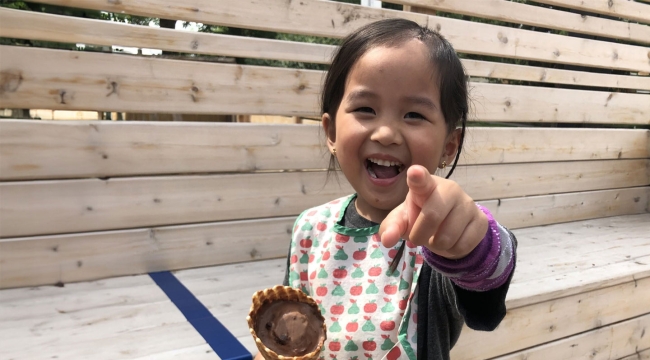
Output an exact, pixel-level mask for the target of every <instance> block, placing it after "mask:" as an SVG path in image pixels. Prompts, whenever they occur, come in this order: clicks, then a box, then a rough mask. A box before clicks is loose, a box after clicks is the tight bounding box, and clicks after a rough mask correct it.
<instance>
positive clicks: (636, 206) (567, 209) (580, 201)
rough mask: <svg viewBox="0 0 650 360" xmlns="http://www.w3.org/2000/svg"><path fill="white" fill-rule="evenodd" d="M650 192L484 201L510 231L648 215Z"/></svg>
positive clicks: (636, 190)
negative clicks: (608, 217)
mask: <svg viewBox="0 0 650 360" xmlns="http://www.w3.org/2000/svg"><path fill="white" fill-rule="evenodd" d="M649 199H650V188H648V187H647V186H646V187H640V188H631V189H612V190H602V191H594V192H586V193H568V194H555V195H546V196H530V197H523V198H512V199H502V200H490V201H480V203H481V205H484V206H485V207H487V208H488V209H490V211H491V212H492V213H493V214H494V216H495V218H497V219H503V220H499V221H501V222H502V223H503V224H504V225H505V226H508V227H510V228H514V229H516V228H522V227H529V226H538V225H544V224H557V223H563V222H569V221H577V220H585V219H593V218H599V217H606V216H614V215H618V214H640V213H644V212H646V211H647V204H648V200H649Z"/></svg>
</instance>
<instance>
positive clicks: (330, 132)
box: [321, 113, 336, 153]
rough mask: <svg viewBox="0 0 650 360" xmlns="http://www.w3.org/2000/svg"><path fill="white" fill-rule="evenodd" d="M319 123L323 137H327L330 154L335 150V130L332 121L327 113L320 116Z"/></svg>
mask: <svg viewBox="0 0 650 360" xmlns="http://www.w3.org/2000/svg"><path fill="white" fill-rule="evenodd" d="M321 123H322V124H323V130H325V135H326V136H327V148H328V149H329V150H330V153H333V152H334V149H335V148H336V129H335V125H334V121H332V118H331V117H330V115H329V114H328V113H324V114H323V116H321Z"/></svg>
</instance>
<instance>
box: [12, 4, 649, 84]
mask: <svg viewBox="0 0 650 360" xmlns="http://www.w3.org/2000/svg"><path fill="white" fill-rule="evenodd" d="M499 2H502V1H499ZM503 3H508V4H509V3H510V2H503ZM513 4H514V3H513ZM0 36H2V37H8V38H19V39H36V40H43V41H54V42H69V41H71V40H74V42H75V43H84V44H95V45H105V46H111V45H121V46H133V47H139V48H155V49H161V50H167V51H178V52H185V53H192V54H207V55H221V56H233V57H242V58H259V59H275V60H288V61H298V62H311V63H322V64H327V63H329V62H330V59H331V56H332V53H333V52H334V51H335V49H336V47H335V46H333V45H322V44H313V43H301V42H294V41H279V40H272V39H259V38H252V37H244V36H229V35H220V34H206V33H197V32H189V31H180V30H169V29H161V28H154V27H150V26H137V25H130V24H123V23H117V22H109V21H98V20H90V19H84V18H75V17H70V16H60V15H51V14H44V13H38V12H31V11H20V10H13V9H8V8H0ZM461 61H462V62H463V65H464V66H465V69H466V70H467V73H468V74H469V75H470V76H474V77H487V78H501V79H509V80H524V81H534V82H540V83H556V84H569V85H583V86H594V87H606V88H623V89H639V90H650V77H647V76H645V77H644V76H626V75H611V74H600V73H591V72H582V71H570V70H561V69H553V68H544V67H534V66H524V65H514V64H507V63H498V62H489V61H479V60H470V59H462V60H461Z"/></svg>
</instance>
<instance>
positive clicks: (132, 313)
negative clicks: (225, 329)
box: [0, 275, 215, 360]
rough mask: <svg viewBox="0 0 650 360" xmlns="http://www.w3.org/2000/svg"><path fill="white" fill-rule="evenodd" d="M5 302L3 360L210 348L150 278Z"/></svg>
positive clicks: (36, 291) (15, 293)
mask: <svg viewBox="0 0 650 360" xmlns="http://www.w3.org/2000/svg"><path fill="white" fill-rule="evenodd" d="M45 294H47V295H45ZM39 295H40V296H39ZM42 295H45V296H42ZM0 298H1V299H2V302H1V304H2V308H3V310H5V311H1V312H0V336H2V339H3V346H2V347H0V358H3V359H16V360H18V359H37V358H57V357H58V358H59V359H81V358H86V359H87V358H92V359H134V358H138V357H145V358H146V357H148V356H149V357H152V358H159V357H158V356H157V355H158V354H161V355H162V356H164V357H168V356H169V354H170V352H174V351H179V350H181V349H187V350H191V349H194V348H196V347H201V346H204V345H205V340H204V339H203V338H202V337H201V336H200V335H199V334H198V332H197V331H196V330H195V329H194V327H193V326H192V325H190V324H189V323H188V322H187V321H186V320H185V318H184V317H183V315H182V314H181V312H180V311H178V309H177V308H176V306H175V305H174V304H173V303H172V302H171V301H170V300H169V299H168V298H167V296H166V295H165V294H164V293H163V292H162V291H161V290H160V289H159V288H158V286H156V284H155V283H154V282H153V281H152V280H151V279H150V278H149V276H146V275H145V276H138V277H128V278H119V279H109V280H105V281H102V282H95V283H87V284H84V283H82V284H68V285H66V286H65V287H64V288H59V287H44V288H23V289H14V290H3V291H2V294H0ZM8 298H9V299H13V300H7V299H8ZM35 300H36V301H35ZM210 355H211V356H210V357H209V358H212V359H215V356H214V353H211V354H210ZM196 358H199V359H204V358H206V359H207V358H208V357H207V356H197V357H196Z"/></svg>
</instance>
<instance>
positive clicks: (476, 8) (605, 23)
mask: <svg viewBox="0 0 650 360" xmlns="http://www.w3.org/2000/svg"><path fill="white" fill-rule="evenodd" d="M389 2H392V3H398V4H402V5H410V6H413V7H421V8H427V9H433V10H438V11H446V12H451V13H456V14H463V15H469V16H476V17H481V18H487V19H493V20H499V21H505V22H509V23H514V24H525V25H532V26H539V27H543V28H548V29H556V30H565V31H569V32H575V33H581V34H588V35H596V36H600V37H606V38H614V39H621V40H628V41H634V42H640V43H646V44H647V43H650V27H649V26H646V25H642V24H635V23H629V22H623V21H616V20H610V19H603V18H599V17H594V16H587V15H585V16H581V15H580V14H576V13H570V12H567V11H561V10H556V9H549V8H544V7H540V6H533V5H529V4H521V3H517V2H511V1H503V0H488V1H485V0H475V1H467V0H444V1H440V0H437V1H430V0H390V1H389Z"/></svg>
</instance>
